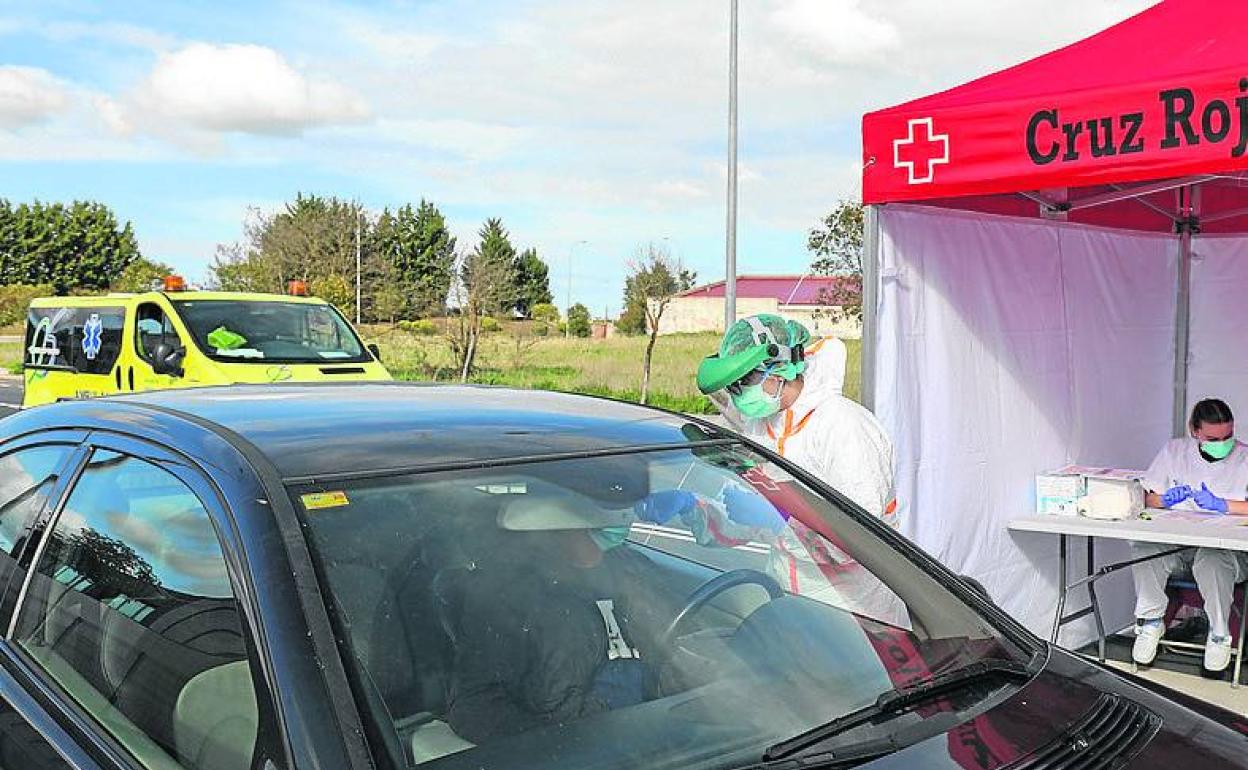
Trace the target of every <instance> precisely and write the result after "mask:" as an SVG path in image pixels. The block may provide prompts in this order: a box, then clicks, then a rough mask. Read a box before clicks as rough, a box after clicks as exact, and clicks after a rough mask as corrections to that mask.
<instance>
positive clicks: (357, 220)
mask: <svg viewBox="0 0 1248 770" xmlns="http://www.w3.org/2000/svg"><path fill="white" fill-rule="evenodd" d="M361 216H363V212H362V211H360V210H358V209H357V210H356V212H355V325H356V326H359V325H360V217H361Z"/></svg>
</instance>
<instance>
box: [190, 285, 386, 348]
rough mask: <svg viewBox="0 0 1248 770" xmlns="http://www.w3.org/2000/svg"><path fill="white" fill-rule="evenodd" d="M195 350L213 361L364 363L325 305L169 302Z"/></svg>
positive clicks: (346, 330)
mask: <svg viewBox="0 0 1248 770" xmlns="http://www.w3.org/2000/svg"><path fill="white" fill-rule="evenodd" d="M174 307H175V308H177V311H178V314H179V315H181V316H182V320H183V321H185V323H186V325H187V328H189V329H190V332H191V334H192V335H193V336H194V337H195V342H196V344H197V345H199V348H200V349H201V350H203V351H204V353H206V354H207V355H208V356H209V357H211V358H214V359H217V360H218V361H229V362H231V363H238V362H242V363H246V362H248V361H256V362H260V361H264V362H268V363H272V362H280V363H318V364H325V363H333V362H343V363H346V362H355V363H358V362H361V361H367V360H369V359H368V357H367V354H365V352H364V347H363V345H361V344H360V340H359V338H358V337H356V335H355V332H354V331H352V330H351V327H350V326H349V325H347V322H346V321H344V320H343V318H342V316H341V315H339V314H338V311H336V310H334V308H333V307H331V306H330V305H319V304H309V303H303V302H282V301H280V300H269V301H238V300H192V299H183V300H177V301H175V302H174Z"/></svg>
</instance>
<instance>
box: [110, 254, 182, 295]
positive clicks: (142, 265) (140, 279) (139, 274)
mask: <svg viewBox="0 0 1248 770" xmlns="http://www.w3.org/2000/svg"><path fill="white" fill-rule="evenodd" d="M172 273H173V268H172V267H170V266H169V265H166V264H165V263H163V262H156V261H153V260H150V259H148V258H147V257H139V258H138V259H136V260H134V261H133V262H131V263H130V266H129V267H127V268H126V269H125V270H123V271H122V273H121V275H119V276H117V280H115V281H113V285H112V286H110V287H108V288H109V289H110V290H111V291H127V292H143V291H151V289H152V285H153V284H155V283H158V282H159V281H160V280H161V279H163V278H164V277H165V276H167V275H171V274H172Z"/></svg>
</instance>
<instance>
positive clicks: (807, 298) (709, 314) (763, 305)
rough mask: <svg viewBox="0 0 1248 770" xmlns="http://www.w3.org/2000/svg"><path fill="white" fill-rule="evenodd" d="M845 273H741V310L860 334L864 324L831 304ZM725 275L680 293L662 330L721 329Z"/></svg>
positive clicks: (822, 330)
mask: <svg viewBox="0 0 1248 770" xmlns="http://www.w3.org/2000/svg"><path fill="white" fill-rule="evenodd" d="M845 280H846V279H845V278H842V277H839V276H822V275H742V276H738V277H737V316H738V317H741V316H747V315H753V314H755V313H774V314H775V315H779V316H783V317H785V318H790V319H792V320H794V321H797V322H799V323H802V324H805V325H806V326H807V327H808V328H809V329H810V330H811V332H812V333H814V334H821V335H828V334H834V335H837V336H841V337H857V336H858V335H859V334H861V330H862V327H861V325H860V324H859V323H858V322H857V321H853V320H848V319H844V318H843V317H842V315H843V314H842V313H841V312H840V308H839V307H837V306H836V305H833V304H830V297H832V296H835V295H836V294H837V293H838V292H837V289H838V288H840V285H841V282H843V281H845ZM723 330H724V281H715V282H714V283H708V284H706V285H704V286H696V287H694V288H692V289H690V290H689V291H686V292H682V293H680V294H677V295H676V296H675V297H674V298H673V299H672V302H671V304H670V305H668V307H667V310H666V311H664V313H663V318H662V319H660V320H659V333H660V334H678V333H689V332H709V331H714V332H723Z"/></svg>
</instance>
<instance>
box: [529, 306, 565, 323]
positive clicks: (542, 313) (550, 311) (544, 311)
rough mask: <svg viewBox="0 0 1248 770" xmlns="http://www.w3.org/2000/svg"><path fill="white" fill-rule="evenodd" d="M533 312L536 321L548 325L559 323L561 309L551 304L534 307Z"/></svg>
mask: <svg viewBox="0 0 1248 770" xmlns="http://www.w3.org/2000/svg"><path fill="white" fill-rule="evenodd" d="M532 311H533V320H534V321H544V322H546V323H558V322H559V308H557V307H555V306H554V305H552V304H551V303H549V302H543V303H540V304H537V305H534V306H533V308H532Z"/></svg>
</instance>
